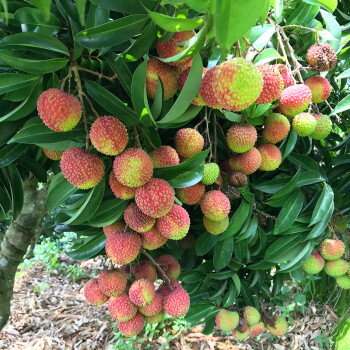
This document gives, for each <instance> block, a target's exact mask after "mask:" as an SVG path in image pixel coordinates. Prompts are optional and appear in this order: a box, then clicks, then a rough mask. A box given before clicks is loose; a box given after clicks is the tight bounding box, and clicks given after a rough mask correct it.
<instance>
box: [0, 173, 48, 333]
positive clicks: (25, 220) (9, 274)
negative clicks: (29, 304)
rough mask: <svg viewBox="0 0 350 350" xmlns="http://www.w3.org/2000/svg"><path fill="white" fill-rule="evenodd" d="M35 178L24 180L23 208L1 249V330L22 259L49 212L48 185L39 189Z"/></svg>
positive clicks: (7, 312) (7, 315) (5, 237)
mask: <svg viewBox="0 0 350 350" xmlns="http://www.w3.org/2000/svg"><path fill="white" fill-rule="evenodd" d="M37 184H38V181H37V180H36V179H35V178H32V179H29V180H27V181H25V182H24V184H23V190H24V200H23V208H22V211H21V213H20V214H19V215H18V217H17V219H16V220H15V221H13V222H12V223H11V225H10V226H9V228H8V229H7V231H6V233H5V236H4V238H3V241H2V244H1V251H0V331H1V329H2V328H3V327H4V326H5V324H6V322H7V320H8V319H9V317H10V307H11V298H12V295H13V285H14V281H15V274H16V271H17V267H18V265H19V264H20V263H21V262H22V261H23V257H24V255H25V254H26V252H27V249H28V246H29V245H30V242H31V240H32V239H33V237H34V236H35V232H36V230H37V227H38V225H39V224H40V222H41V221H42V218H43V215H44V214H45V212H46V207H45V199H46V192H47V189H46V186H44V187H43V188H42V189H40V190H37Z"/></svg>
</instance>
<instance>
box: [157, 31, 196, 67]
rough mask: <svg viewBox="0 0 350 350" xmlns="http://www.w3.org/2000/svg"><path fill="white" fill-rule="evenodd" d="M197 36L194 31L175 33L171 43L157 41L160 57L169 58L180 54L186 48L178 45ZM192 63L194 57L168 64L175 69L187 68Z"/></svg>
mask: <svg viewBox="0 0 350 350" xmlns="http://www.w3.org/2000/svg"><path fill="white" fill-rule="evenodd" d="M195 35H196V32H195V31H194V30H188V31H183V32H177V33H175V34H174V35H173V36H172V38H171V39H170V40H169V41H157V52H158V55H159V57H160V58H169V57H172V56H175V55H177V54H179V53H180V52H181V51H183V50H185V48H184V47H182V46H180V45H178V44H177V43H182V42H184V41H187V40H190V39H191V38H192V37H193V36H195ZM191 61H192V57H185V58H184V59H182V60H181V61H179V62H168V64H169V65H171V66H174V67H181V66H186V65H187V64H188V63H190V62H191Z"/></svg>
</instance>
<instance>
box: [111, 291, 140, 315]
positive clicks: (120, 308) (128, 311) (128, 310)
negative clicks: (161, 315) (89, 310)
mask: <svg viewBox="0 0 350 350" xmlns="http://www.w3.org/2000/svg"><path fill="white" fill-rule="evenodd" d="M108 311H109V313H110V315H111V316H112V317H113V318H114V319H115V320H117V321H118V322H126V321H129V320H131V319H132V318H133V317H134V316H135V315H136V313H137V307H136V306H135V305H134V304H133V303H132V302H131V300H130V299H129V297H128V295H127V294H126V293H125V292H124V293H122V294H120V295H118V296H116V297H111V298H109V300H108Z"/></svg>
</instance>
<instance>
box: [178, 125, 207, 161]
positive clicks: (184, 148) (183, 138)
mask: <svg viewBox="0 0 350 350" xmlns="http://www.w3.org/2000/svg"><path fill="white" fill-rule="evenodd" d="M174 143H175V149H176V151H177V153H178V154H179V155H180V156H181V157H184V158H189V157H191V156H193V155H194V154H196V153H199V152H200V151H201V150H202V149H203V147H204V138H203V136H202V135H201V134H200V133H199V132H198V131H197V130H195V129H191V128H184V129H180V130H179V131H178V132H177V133H176V134H175V137H174Z"/></svg>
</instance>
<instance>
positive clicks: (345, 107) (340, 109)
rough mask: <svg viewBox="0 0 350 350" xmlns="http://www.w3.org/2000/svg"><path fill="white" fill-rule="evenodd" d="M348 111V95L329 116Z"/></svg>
mask: <svg viewBox="0 0 350 350" xmlns="http://www.w3.org/2000/svg"><path fill="white" fill-rule="evenodd" d="M348 109H350V95H348V96H346V97H344V98H343V99H342V100H341V101H340V102H339V103H338V104H337V105H336V106H335V108H334V109H333V111H332V112H331V115H335V114H338V113H341V112H344V111H347V110H348Z"/></svg>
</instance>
